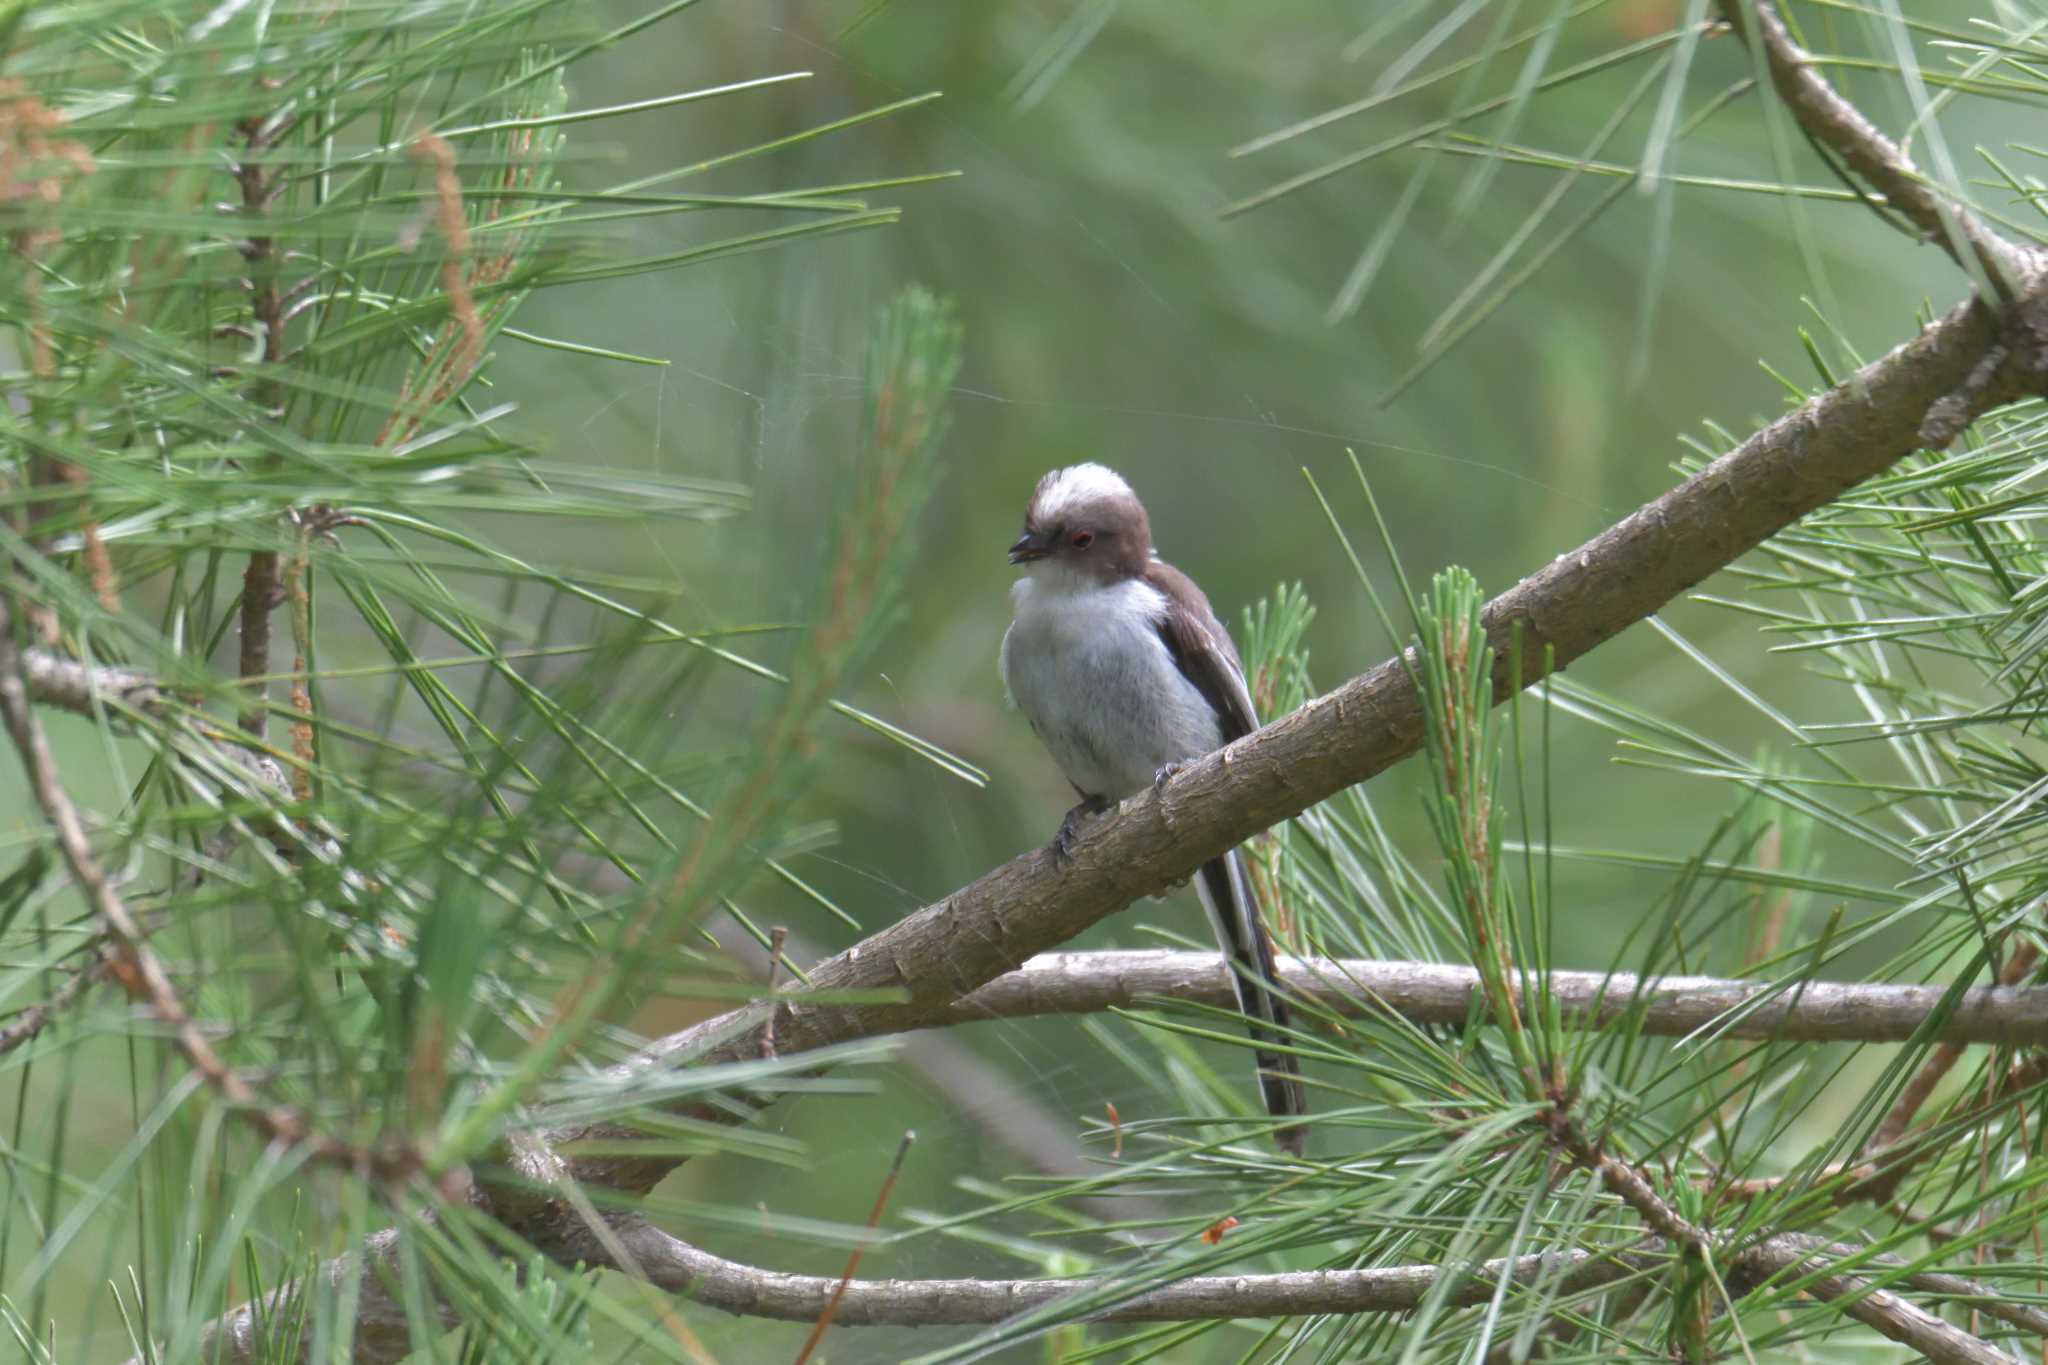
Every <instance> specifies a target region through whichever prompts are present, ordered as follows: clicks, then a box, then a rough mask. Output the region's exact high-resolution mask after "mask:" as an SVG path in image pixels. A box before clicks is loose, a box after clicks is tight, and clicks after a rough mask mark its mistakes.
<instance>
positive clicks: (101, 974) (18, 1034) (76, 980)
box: [0, 953, 110, 1056]
mask: <svg viewBox="0 0 2048 1365" xmlns="http://www.w3.org/2000/svg"><path fill="white" fill-rule="evenodd" d="M109 962H110V959H108V958H107V957H105V956H103V955H101V954H98V953H95V954H94V955H93V959H92V961H90V962H88V963H86V964H85V965H84V966H83V967H80V968H79V969H78V970H76V971H74V972H73V973H72V974H71V975H70V977H69V978H67V979H66V980H65V982H64V984H63V985H61V986H59V987H58V988H57V989H56V990H54V991H52V992H51V993H50V998H49V999H47V1000H38V1001H37V1002H36V1003H35V1004H33V1005H30V1006H28V1007H26V1008H25V1009H22V1010H19V1011H17V1012H16V1013H15V1015H14V1017H13V1018H12V1019H9V1020H8V1021H7V1024H6V1027H4V1028H0V1056H5V1055H6V1054H7V1053H10V1052H12V1051H14V1049H16V1048H18V1047H20V1046H21V1045H22V1044H23V1043H26V1042H28V1041H30V1040H31V1039H33V1038H34V1037H35V1036H36V1035H37V1034H39V1033H41V1032H42V1031H43V1030H44V1029H45V1028H47V1027H48V1026H49V1023H50V1021H51V1020H52V1019H54V1018H56V1017H57V1016H58V1015H59V1014H62V1013H63V1012H64V1011H65V1010H67V1009H69V1008H70V1007H71V1006H72V1005H73V1004H75V1003H77V1001H78V999H79V997H80V996H82V995H84V994H85V993H86V991H88V990H90V989H91V988H92V987H93V986H94V985H96V984H98V983H99V982H100V981H101V980H103V979H104V978H105V977H106V976H107V968H108V965H109Z"/></svg>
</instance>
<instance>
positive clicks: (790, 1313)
mask: <svg viewBox="0 0 2048 1365" xmlns="http://www.w3.org/2000/svg"><path fill="white" fill-rule="evenodd" d="M559 1231H560V1236H559V1239H558V1240H557V1242H556V1243H555V1250H557V1251H558V1252H559V1253H560V1256H561V1258H562V1259H564V1260H566V1261H567V1262H569V1263H572V1264H573V1263H576V1262H581V1263H583V1264H585V1265H589V1266H599V1267H604V1268H607V1269H628V1268H629V1269H628V1273H631V1274H633V1275H634V1276H635V1277H636V1278H641V1279H644V1280H645V1281H646V1282H647V1283H650V1284H652V1285H654V1286H656V1287H657V1288H660V1289H664V1290H667V1291H669V1292H670V1293H674V1294H677V1295H680V1296H683V1297H685V1298H688V1299H689V1300H691V1301H692V1302H694V1303H697V1304H700V1305H702V1306H704V1307H707V1308H714V1309H717V1310H719V1311H720V1312H725V1313H732V1314H735V1315H738V1316H744V1317H758V1318H767V1319H771V1320H779V1321H784V1322H810V1321H814V1320H815V1319H816V1318H817V1316H818V1314H819V1313H820V1312H822V1311H823V1309H824V1305H825V1304H826V1303H827V1302H828V1301H829V1300H830V1299H831V1297H832V1295H833V1294H834V1293H835V1292H837V1291H839V1290H840V1288H841V1284H842V1281H841V1280H840V1279H839V1278H838V1277H837V1276H826V1275H789V1274H783V1273H782V1272H779V1271H774V1270H767V1269H763V1268H761V1267H757V1266H751V1265H746V1264H743V1263H741V1262H738V1261H730V1260H727V1259H725V1258H723V1257H720V1256H714V1255H711V1254H710V1253H708V1252H705V1251H701V1250H699V1249H697V1248H696V1247H693V1246H691V1245H689V1244H688V1243H687V1242H684V1241H682V1240H681V1239H679V1238H677V1237H675V1236H673V1235H671V1234H669V1233H667V1232H664V1231H663V1230H661V1229H660V1228H657V1227H655V1226H653V1225H652V1224H650V1223H648V1222H646V1221H645V1220H644V1219H642V1218H640V1217H639V1216H637V1215H633V1214H618V1215H613V1216H612V1217H611V1218H610V1219H609V1220H608V1222H607V1224H606V1226H605V1227H604V1228H603V1229H591V1228H589V1227H587V1226H582V1225H575V1226H564V1227H562V1228H561V1229H560V1230H559ZM396 1249H397V1234H396V1233H395V1232H394V1231H391V1230H386V1231H384V1232H380V1233H377V1234H375V1235H374V1236H372V1237H371V1238H370V1239H369V1241H368V1243H367V1244H366V1246H365V1247H364V1249H363V1251H362V1252H361V1253H359V1254H353V1255H349V1256H342V1257H336V1258H335V1259H333V1260H331V1261H328V1262H326V1263H325V1264H324V1265H322V1266H321V1268H320V1270H319V1271H318V1276H319V1278H320V1279H321V1280H322V1281H323V1282H325V1283H328V1284H330V1285H334V1286H337V1287H338V1286H340V1285H343V1284H345V1283H347V1282H348V1281H349V1280H351V1279H353V1278H355V1277H357V1276H358V1275H360V1276H361V1279H360V1282H359V1283H358V1285H357V1294H358V1307H357V1327H358V1335H357V1339H356V1352H355V1359H356V1360H357V1362H358V1363H359V1365H390V1363H391V1362H395V1361H398V1360H401V1359H403V1358H405V1357H406V1356H408V1355H410V1354H411V1353H412V1351H413V1350H414V1343H413V1342H412V1339H411V1337H410V1335H409V1333H408V1332H407V1329H406V1317H405V1313H404V1310H403V1308H402V1306H401V1305H400V1304H399V1303H398V1302H397V1301H396V1300H395V1298H394V1297H393V1296H392V1294H391V1293H390V1290H389V1285H390V1284H391V1283H394V1282H395V1280H393V1278H392V1271H393V1270H394V1269H395V1266H396ZM1852 1261H1853V1262H1855V1263H1856V1269H1855V1270H1853V1271H1850V1270H1846V1269H1845V1270H1839V1271H1835V1272H1833V1273H1830V1274H1827V1275H1825V1276H1823V1277H1822V1278H1821V1279H1819V1280H1818V1281H1816V1282H1815V1283H1814V1284H1813V1285H1812V1286H1810V1287H1809V1289H1808V1290H1807V1292H1808V1293H1810V1294H1812V1295H1813V1296H1814V1297H1815V1298H1818V1299H1822V1300H1824V1301H1828V1302H1832V1303H1836V1304H1837V1305H1838V1306H1840V1308H1841V1309H1842V1311H1843V1312H1844V1313H1845V1314H1847V1315H1848V1316H1849V1317H1851V1318H1853V1319H1854V1320H1856V1321H1858V1322H1861V1323H1863V1324H1864V1325H1865V1326H1868V1327H1870V1328H1872V1329H1873V1330H1875V1331H1877V1332H1878V1333H1880V1334H1882V1335H1883V1336H1885V1337H1887V1338H1889V1339H1891V1340H1893V1341H1897V1342H1900V1343H1901V1344H1903V1345H1907V1346H1910V1347H1911V1348H1912V1349H1914V1350H1916V1351H1919V1352H1920V1353H1921V1354H1922V1355H1924V1356H1925V1357H1926V1358H1928V1359H1930V1360H1935V1361H1940V1362H1954V1363H1957V1365H1989V1362H1990V1361H1992V1360H2005V1359H2006V1358H2005V1357H2003V1356H1999V1355H1996V1354H1992V1355H1986V1354H1985V1352H1986V1351H1990V1350H1991V1349H1992V1348H1991V1347H1990V1346H1989V1345H1988V1344H1987V1343H1985V1342H1983V1341H1982V1340H1981V1339H1979V1338H1977V1337H1975V1336H1972V1335H1971V1334H1969V1333H1967V1332H1964V1331H1963V1330H1962V1329H1960V1328H1957V1327H1954V1326H1952V1325H1950V1324H1948V1323H1946V1322H1943V1321H1941V1320H1940V1319H1938V1318H1935V1317H1934V1316H1933V1315H1932V1314H1929V1313H1928V1312H1926V1311H1925V1310H1924V1309H1921V1308H1919V1307H1917V1306H1916V1305H1914V1304H1912V1303H1909V1302H1907V1301H1906V1300H1905V1299H1903V1298H1902V1297H1900V1296H1899V1295H1898V1294H1896V1293H1894V1292H1892V1291H1889V1290H1871V1289H1870V1288H1869V1280H1870V1279H1871V1278H1873V1277H1875V1276H1876V1275H1878V1274H1879V1273H1881V1272H1882V1271H1885V1270H1887V1269H1891V1268H1894V1267H1898V1266H1900V1265H1903V1264H1904V1262H1903V1261H1902V1260H1901V1259H1900V1258H1899V1257H1896V1256H1860V1253H1859V1251H1858V1249H1857V1248H1854V1247H1848V1246H1841V1245H1837V1244H1833V1243H1829V1242H1826V1241H1824V1240H1822V1239H1821V1238H1817V1237H1811V1236H1807V1235H1804V1234H1798V1233H1784V1234H1779V1235H1777V1236H1773V1237H1769V1238H1766V1239H1764V1240H1763V1241H1761V1242H1758V1243H1756V1244H1754V1245H1751V1246H1748V1247H1746V1248H1743V1249H1741V1250H1740V1251H1738V1252H1737V1253H1736V1254H1735V1255H1734V1256H1733V1257H1732V1258H1731V1260H1730V1262H1729V1264H1728V1267H1727V1269H1728V1273H1729V1275H1730V1277H1731V1280H1732V1281H1733V1283H1731V1286H1730V1288H1731V1291H1733V1292H1737V1293H1753V1292H1755V1290H1756V1289H1758V1288H1760V1287H1761V1286H1762V1285H1763V1284H1764V1283H1765V1282H1767V1281H1768V1280H1769V1279H1771V1278H1772V1277H1774V1276H1779V1275H1795V1274H1796V1275H1805V1274H1810V1273H1812V1272H1813V1271H1815V1270H1821V1269H1825V1268H1827V1267H1828V1266H1830V1265H1838V1264H1842V1263H1845V1262H1852ZM1651 1268H1654V1262H1653V1261H1652V1260H1651V1259H1650V1258H1649V1257H1648V1256H1647V1255H1645V1254H1644V1253H1643V1252H1642V1251H1641V1250H1638V1249H1625V1250H1620V1251H1615V1252H1594V1251H1586V1250H1573V1251H1567V1252H1559V1253H1547V1254H1544V1255H1536V1256H1525V1257H1521V1258H1519V1259H1517V1260H1514V1261H1512V1262H1511V1261H1508V1260H1506V1259H1496V1260H1490V1261H1485V1262H1482V1263H1479V1264H1477V1265H1473V1266H1470V1267H1467V1268H1462V1269H1460V1268H1446V1267H1442V1266H1435V1265H1402V1266H1387V1267H1381V1268H1376V1269H1369V1270H1323V1271H1289V1272H1282V1273H1278V1274H1268V1275H1213V1276H1195V1277H1191V1278H1189V1279H1185V1280H1179V1281H1176V1282H1174V1283H1172V1284H1169V1285H1165V1286H1162V1287H1161V1288H1159V1289H1155V1290H1151V1291H1149V1292H1146V1293H1144V1294H1141V1295H1138V1296H1136V1297H1134V1298H1132V1299H1130V1300H1128V1301H1126V1302H1124V1303H1121V1304H1118V1305H1116V1306H1114V1307H1111V1308H1108V1309H1105V1310H1104V1311H1103V1312H1101V1313H1099V1314H1096V1315H1093V1317H1092V1318H1091V1321H1097V1322H1194V1321H1202V1320H1213V1319H1218V1318H1260V1317H1289V1316H1302V1315H1307V1314H1319V1313H1399V1312H1408V1311H1411V1310H1413V1309H1414V1308H1416V1307H1418V1306H1420V1305H1421V1303H1422V1302H1423V1301H1424V1300H1425V1299H1426V1298H1428V1297H1429V1295H1430V1294H1431V1293H1432V1292H1433V1291H1435V1290H1436V1289H1437V1287H1438V1286H1439V1285H1440V1284H1441V1282H1442V1280H1443V1278H1444V1277H1445V1276H1446V1275H1453V1276H1456V1277H1457V1283H1456V1284H1455V1285H1453V1286H1452V1287H1451V1288H1450V1290H1449V1291H1448V1292H1447V1294H1446V1302H1447V1303H1448V1304H1449V1305H1451V1306H1455V1307H1468V1306H1471V1305H1475V1304H1480V1303H1484V1302H1487V1301H1488V1300H1489V1299H1490V1298H1491V1297H1492V1296H1493V1293H1494V1289H1495V1286H1496V1285H1498V1284H1499V1282H1500V1280H1501V1279H1502V1277H1503V1276H1506V1277H1508V1278H1510V1279H1512V1280H1513V1281H1514V1282H1516V1283H1518V1284H1523V1285H1527V1284H1530V1283H1532V1282H1538V1281H1540V1282H1541V1283H1543V1284H1544V1285H1545V1286H1546V1288H1547V1289H1548V1290H1549V1292H1551V1293H1554V1294H1558V1295H1578V1294H1585V1293H1589V1292H1592V1291H1596V1290H1599V1289H1603V1288H1605V1287H1607V1286H1609V1285H1612V1284H1615V1283H1617V1282H1618V1281H1621V1280H1624V1279H1628V1278H1631V1277H1635V1276H1640V1275H1642V1274H1643V1273H1644V1272H1645V1270H1646V1269H1651ZM1899 1283H1900V1284H1901V1285H1903V1286H1904V1287H1905V1288H1908V1289H1912V1290H1915V1291H1917V1292H1921V1293H1925V1294H1930V1295H1935V1296H1938V1297H1941V1298H1948V1299H1955V1300H1960V1301H1963V1302H1967V1303H1969V1304H1970V1305H1972V1306H1973V1307H1977V1308H1979V1309H1981V1310H1982V1311H1984V1312H1986V1313H1987V1314H1988V1315H1990V1316H1992V1317H1995V1318H1998V1319H1999V1320H2001V1321H2004V1322H2006V1323H2008V1324H2009V1325H2011V1326H2013V1327H2016V1328H2018V1329H2019V1330H2021V1331H2024V1332H2030V1333H2033V1334H2035V1335H2037V1336H2044V1337H2048V1312H2043V1310H2041V1309H2040V1308H2038V1307H2035V1306H2032V1305H2028V1304H2022V1303H2016V1302H2013V1301H2010V1300H2008V1299H2006V1298H2005V1297H2004V1296H2002V1295H2000V1294H1999V1293H1998V1292H1997V1290H1996V1289H1994V1288H1993V1287H1991V1286H1989V1285H1986V1284H1984V1283H1982V1282H1980V1281H1977V1280H1972V1279H1969V1278H1967V1277H1965V1276H1961V1275H1955V1274H1950V1273H1948V1272H1945V1271H1921V1272H1915V1273H1913V1274H1911V1275H1908V1276H1905V1277H1903V1278H1902V1279H1901V1280H1900V1281H1899ZM1101 1288H1102V1282H1101V1281H1099V1280H1086V1279H1058V1280H1054V1279H1046V1280H855V1281H852V1282H851V1283H847V1284H845V1287H844V1293H843V1295H842V1297H841V1299H840V1304H839V1308H838V1311H837V1313H836V1314H835V1321H836V1322H838V1323H840V1324H841V1325H844V1326H861V1327H891V1326H893V1327H930V1326H940V1325H954V1326H972V1325H986V1324H991V1323H997V1322H1002V1321H1004V1320H1006V1319H1008V1318H1011V1317H1014V1316H1016V1315H1017V1314H1018V1313H1022V1312H1025V1311H1027V1310H1029V1309H1033V1308H1039V1307H1043V1306H1045V1305H1047V1304H1049V1303H1052V1302H1055V1301H1057V1300H1058V1299H1061V1298H1064V1297H1067V1296H1069V1295H1073V1294H1079V1293H1086V1292H1091V1291H1096V1290H1100V1289H1101ZM278 1292H279V1293H283V1292H286V1291H282V1290H281V1291H278ZM274 1297H275V1296H274V1295H273V1298H274ZM434 1306H435V1307H436V1308H437V1309H438V1311H440V1312H441V1314H442V1319H443V1321H444V1323H445V1324H446V1325H448V1326H453V1325H455V1323H456V1321H457V1318H456V1316H455V1315H454V1314H453V1313H452V1311H450V1310H448V1309H447V1308H446V1307H445V1306H444V1305H438V1304H437V1305H434ZM258 1316H259V1315H258V1313H257V1311H256V1309H255V1308H254V1307H253V1306H252V1305H249V1304H244V1305H243V1306H241V1307H240V1308H237V1309H236V1310H234V1311H233V1312H231V1313H229V1314H228V1315H226V1316H225V1317H223V1318H222V1319H221V1320H220V1321H219V1322H218V1323H216V1324H214V1326H213V1327H212V1329H211V1330H210V1331H209V1333H208V1334H207V1335H205V1336H203V1337H202V1338H201V1345H202V1349H203V1351H204V1352H205V1353H206V1358H207V1359H208V1360H214V1359H216V1358H217V1359H218V1360H219V1361H220V1362H221V1365H251V1363H252V1362H254V1361H256V1360H257V1359H260V1358H261V1356H260V1354H259V1349H258V1337H259V1333H258V1331H257V1324H258ZM216 1350H217V1351H218V1352H219V1355H218V1357H216V1356H215V1355H214V1354H213V1352H215V1351H216ZM2007 1365H2010V1363H2009V1361H2008V1362H2007Z"/></svg>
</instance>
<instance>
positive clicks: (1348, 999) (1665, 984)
mask: <svg viewBox="0 0 2048 1365" xmlns="http://www.w3.org/2000/svg"><path fill="white" fill-rule="evenodd" d="M1280 977H1281V981H1282V983H1283V984H1284V985H1285V986H1286V987H1287V989H1288V990H1289V991H1291V992H1293V993H1294V994H1295V995H1296V996H1298V997H1299V998H1301V999H1302V1000H1304V1001H1309V1002H1312V1003H1313V1004H1315V1005H1316V1006H1318V1007H1320V1008H1323V1009H1329V1010H1333V1011H1335V1012H1337V1013H1339V1014H1344V1015H1351V1016H1363V1017H1368V1018H1369V1017H1372V1016H1374V1015H1385V1014H1395V1015H1399V1016H1401V1017H1402V1018H1404V1019H1407V1020H1408V1021H1409V1022H1411V1023H1415V1024H1462V1023H1464V1022H1465V1021H1466V1020H1467V1019H1468V1018H1470V1017H1471V1015H1470V1011H1471V1007H1472V1001H1473V999H1474V998H1475V995H1476V994H1477V993H1478V992H1479V991H1480V989H1481V982H1480V977H1479V973H1478V972H1477V971H1475V970H1474V969H1473V968H1470V967H1458V966H1452V965H1449V964H1446V963H1438V962H1378V961H1372V960H1369V959H1365V958H1339V959H1326V958H1297V957H1285V956H1283V957H1282V958H1281V959H1280ZM1527 989H1528V990H1530V991H1533V992H1538V993H1540V994H1542V995H1544V996H1546V997H1547V998H1550V999H1554V1000H1555V1001H1556V1003H1557V1010H1558V1013H1559V1014H1560V1015H1561V1016H1562V1017H1563V1020H1564V1023H1565V1025H1566V1027H1579V1028H1600V1027H1604V1026H1606V1025H1608V1024H1611V1023H1613V1022H1614V1021H1615V1020H1617V1019H1620V1018H1622V1017H1623V1016H1624V1015H1633V1016H1634V1017H1635V1024H1634V1027H1635V1028H1636V1029H1637V1030H1638V1031H1640V1032H1641V1033H1643V1034H1644V1035H1646V1036H1651V1037H1663V1038H1683V1037H1687V1036H1689V1035H1691V1034H1694V1033H1710V1034H1712V1035H1713V1036H1714V1037H1718V1038H1763V1039H1774V1040H1779V1041H1784V1042H1844V1043H1846V1042H1862V1043H1898V1042H1904V1041H1906V1040H1907V1039H1909V1038H1913V1037H1915V1036H1916V1035H1917V1034H1919V1032H1920V1030H1922V1029H1923V1028H1927V1027H1928V1025H1929V1021H1930V1020H1935V1019H1937V1018H1938V1019H1939V1022H1938V1023H1937V1024H1935V1025H1934V1027H1933V1028H1932V1030H1931V1031H1930V1034H1929V1037H1930V1039H1938V1040H1940V1041H1941V1042H1942V1043H1944V1044H1954V1045H1964V1044H1970V1043H2002V1044H2008V1045H2012V1046H2028V1045H2031V1046H2040V1045H2043V1044H2048V986H2013V985H2000V986H1976V987H1972V988H1970V989H1968V990H1966V991H1964V992H1963V993H1962V994H1961V996H1960V997H1959V998H1958V999H1957V1000H1956V1001H1955V1002H1954V1004H1953V1008H1952V1009H1950V1010H1948V1011H1947V1012H1943V1010H1942V1002H1943V1000H1944V999H1945V998H1946V997H1947V996H1948V994H1949V988H1948V987H1947V986H1939V985H1873V984H1867V983H1862V982H1841V983H1838V982H1827V981H1800V982H1796V983H1790V984H1787V985H1782V986H1781V985H1779V984H1777V983H1773V982H1763V981H1741V980H1731V979H1727V978H1722V977H1708V976H1662V977H1650V978H1647V979H1646V978H1639V977H1637V976H1635V975H1634V974H1632V973H1628V972H1613V973H1608V972H1580V971H1554V972H1551V973H1550V974H1549V975H1548V977H1546V978H1542V979H1541V980H1539V979H1537V978H1534V977H1532V978H1529V980H1528V985H1527ZM1235 999H1236V997H1235V996H1234V995H1233V994H1232V988H1231V984H1230V974H1229V969H1228V968H1227V967H1225V966H1224V964H1223V960H1222V959H1221V958H1220V957H1218V956H1217V955H1216V954H1214V953H1199V952H1171V951H1160V950H1152V951H1139V952H1095V953H1045V954H1041V955H1040V956H1038V957H1034V958H1032V959H1031V960H1030V961H1029V962H1027V963H1025V964H1024V965H1023V966H1022V967H1019V968H1018V969H1017V970H1016V971H1014V972H1008V973H1005V974H1004V975H1002V976H999V977H997V978H996V979H995V980H993V981H991V982H989V983H988V984H987V985H985V986H983V987H981V988H980V989H979V990H976V991H974V992H972V993H971V994H969V995H965V996H962V997H961V998H960V999H959V1000H957V1001H955V1002H953V1003H952V1004H951V1005H949V1006H947V1007H945V1008H944V1009H943V1010H942V1011H940V1012H939V1013H937V1014H936V1015H935V1016H934V1017H933V1019H932V1026H935V1027H938V1026H950V1025H955V1024H968V1023H973V1022H974V1021H976V1020H979V1019H1021V1018H1029V1017H1032V1016H1035V1015H1048V1014H1092V1013H1097V1012H1100V1011H1102V1010H1110V1009H1133V1008H1139V1007H1142V1006H1143V1005H1144V1004H1145V1003H1146V1002H1147V1001H1148V1000H1179V1001H1185V1002H1188V1003H1190V1004H1201V1005H1214V1006H1216V1007H1218V1008H1229V1007H1230V1005H1231V1003H1232V1002H1233V1001H1234V1000H1235Z"/></svg>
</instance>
